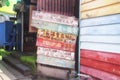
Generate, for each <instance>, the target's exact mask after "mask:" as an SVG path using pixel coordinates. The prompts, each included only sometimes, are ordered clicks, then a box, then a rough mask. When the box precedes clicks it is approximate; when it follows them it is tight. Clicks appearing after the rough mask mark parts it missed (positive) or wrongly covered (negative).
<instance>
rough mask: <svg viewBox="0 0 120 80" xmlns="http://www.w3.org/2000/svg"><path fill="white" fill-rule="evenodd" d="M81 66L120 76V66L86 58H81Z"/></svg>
mask: <svg viewBox="0 0 120 80" xmlns="http://www.w3.org/2000/svg"><path fill="white" fill-rule="evenodd" d="M81 64H82V65H85V66H88V67H92V68H95V69H99V70H103V71H106V72H110V73H113V74H116V75H120V66H119V65H115V64H110V63H105V62H101V61H96V60H92V59H87V58H81Z"/></svg>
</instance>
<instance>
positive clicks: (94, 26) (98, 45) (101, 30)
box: [80, 14, 120, 53]
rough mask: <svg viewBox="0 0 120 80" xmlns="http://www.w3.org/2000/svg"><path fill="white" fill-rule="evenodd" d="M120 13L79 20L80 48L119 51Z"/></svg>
mask: <svg viewBox="0 0 120 80" xmlns="http://www.w3.org/2000/svg"><path fill="white" fill-rule="evenodd" d="M119 18H120V14H117V15H111V16H104V17H98V18H91V19H85V20H82V21H81V36H80V37H81V39H80V41H81V48H82V49H89V50H98V51H107V52H114V53H120V45H119V44H120V42H119V40H120V37H119V35H120V27H119V26H120V21H119Z"/></svg>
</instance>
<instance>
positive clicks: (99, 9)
mask: <svg viewBox="0 0 120 80" xmlns="http://www.w3.org/2000/svg"><path fill="white" fill-rule="evenodd" d="M83 1H84V0H83ZM81 12H82V14H81V17H82V18H83V19H85V18H91V17H98V16H105V15H111V14H118V13H120V0H94V1H90V0H89V1H88V2H87V3H85V4H82V7H81Z"/></svg>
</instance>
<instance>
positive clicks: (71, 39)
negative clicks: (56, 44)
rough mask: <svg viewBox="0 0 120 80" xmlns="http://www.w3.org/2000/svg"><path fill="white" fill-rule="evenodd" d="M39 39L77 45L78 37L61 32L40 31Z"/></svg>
mask: <svg viewBox="0 0 120 80" xmlns="http://www.w3.org/2000/svg"><path fill="white" fill-rule="evenodd" d="M37 38H45V39H48V40H57V41H60V42H64V43H71V44H75V43H76V35H74V34H64V33H60V32H55V31H50V30H47V29H39V30H38V33H37Z"/></svg>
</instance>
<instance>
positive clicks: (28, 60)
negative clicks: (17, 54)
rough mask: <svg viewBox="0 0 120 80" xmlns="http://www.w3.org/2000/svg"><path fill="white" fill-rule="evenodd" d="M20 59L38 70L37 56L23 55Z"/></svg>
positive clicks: (34, 70) (33, 69)
mask: <svg viewBox="0 0 120 80" xmlns="http://www.w3.org/2000/svg"><path fill="white" fill-rule="evenodd" d="M20 60H21V61H22V62H23V63H24V64H26V65H28V66H29V67H30V68H31V69H32V71H33V72H36V56H21V58H20Z"/></svg>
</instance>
